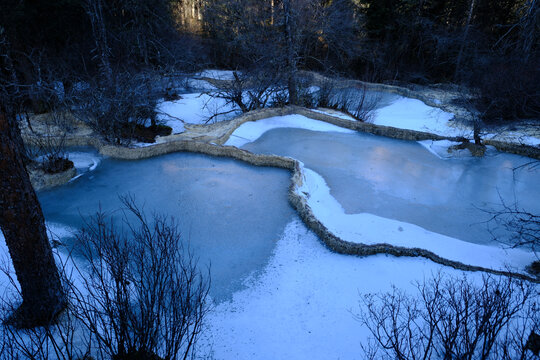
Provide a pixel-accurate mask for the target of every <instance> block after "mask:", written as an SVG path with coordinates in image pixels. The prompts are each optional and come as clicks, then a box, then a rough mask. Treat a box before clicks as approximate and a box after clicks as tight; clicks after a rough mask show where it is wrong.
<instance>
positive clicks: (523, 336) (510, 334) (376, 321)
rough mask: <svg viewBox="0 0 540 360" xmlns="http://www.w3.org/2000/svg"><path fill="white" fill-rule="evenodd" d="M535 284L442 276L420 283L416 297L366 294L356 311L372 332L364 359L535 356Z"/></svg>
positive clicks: (398, 293)
mask: <svg viewBox="0 0 540 360" xmlns="http://www.w3.org/2000/svg"><path fill="white" fill-rule="evenodd" d="M535 286H536V285H535V284H529V283H526V282H523V281H519V280H515V279H511V278H504V277H500V278H494V277H491V276H484V277H483V280H482V282H481V283H480V284H476V283H474V282H473V281H471V280H469V279H467V278H466V277H463V278H461V279H456V278H451V277H444V276H442V275H438V276H435V277H433V278H432V279H431V280H428V281H424V282H422V283H418V284H417V285H416V288H417V290H418V292H417V295H416V296H411V295H407V294H405V293H404V292H402V291H400V290H398V289H396V288H394V289H393V290H392V291H391V292H389V293H386V294H375V295H373V294H369V295H366V296H365V297H364V298H363V299H362V303H363V305H364V306H365V309H366V310H365V311H363V312H361V313H360V314H359V315H358V319H359V320H360V321H361V322H362V323H363V324H364V325H365V326H366V327H367V328H368V330H369V332H370V333H371V335H372V336H371V338H370V339H369V340H368V341H367V342H365V343H364V344H362V349H363V351H364V354H365V358H367V359H508V360H510V359H533V358H534V355H533V352H532V351H531V350H530V349H531V346H532V344H531V342H530V341H529V338H530V337H531V336H532V337H533V338H534V336H536V334H538V332H539V330H540V318H539V313H538V308H537V304H536V303H535V301H536V300H537V299H536V295H537V289H536V287H535ZM533 350H534V349H533ZM536 351H537V350H536Z"/></svg>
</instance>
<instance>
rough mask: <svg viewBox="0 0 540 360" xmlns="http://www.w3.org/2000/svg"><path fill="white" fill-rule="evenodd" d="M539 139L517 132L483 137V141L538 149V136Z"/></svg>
mask: <svg viewBox="0 0 540 360" xmlns="http://www.w3.org/2000/svg"><path fill="white" fill-rule="evenodd" d="M538 136H539V137H536V136H530V135H524V134H522V133H519V132H512V131H510V132H502V133H500V134H487V135H485V136H484V138H485V139H490V140H499V141H504V142H509V143H514V144H519V145H529V146H538V147H540V134H538Z"/></svg>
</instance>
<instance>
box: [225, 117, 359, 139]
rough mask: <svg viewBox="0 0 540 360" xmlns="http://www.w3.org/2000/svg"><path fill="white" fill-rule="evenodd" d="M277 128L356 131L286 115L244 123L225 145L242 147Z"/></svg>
mask: <svg viewBox="0 0 540 360" xmlns="http://www.w3.org/2000/svg"><path fill="white" fill-rule="evenodd" d="M277 128H297V129H308V130H312V131H325V132H340V133H349V134H352V133H354V131H353V130H349V129H345V128H342V127H339V126H336V125H332V124H329V123H326V122H324V121H319V120H313V119H309V118H307V117H305V116H303V115H286V116H276V117H271V118H267V119H262V120H257V121H248V122H246V123H243V124H242V125H240V127H238V128H237V129H236V130H235V131H234V132H233V133H232V135H231V136H230V137H229V139H228V140H227V142H226V143H225V145H229V146H236V147H241V146H243V145H244V144H247V143H249V142H252V141H255V140H256V139H258V138H259V137H260V136H261V135H263V134H264V133H265V132H267V131H269V130H271V129H277Z"/></svg>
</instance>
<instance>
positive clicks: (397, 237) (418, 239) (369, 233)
mask: <svg viewBox="0 0 540 360" xmlns="http://www.w3.org/2000/svg"><path fill="white" fill-rule="evenodd" d="M296 192H297V193H298V194H299V195H302V194H309V195H308V196H307V199H308V200H307V203H308V205H309V207H310V208H311V209H312V211H313V215H314V216H315V217H316V218H317V219H319V220H320V221H321V222H322V223H323V224H324V225H325V226H326V227H327V228H328V230H330V232H332V233H333V234H334V235H336V236H338V237H339V238H340V239H343V240H344V241H348V242H352V243H363V244H381V243H385V244H390V245H394V246H400V247H408V248H421V249H426V250H428V251H431V252H432V253H435V254H437V255H439V256H442V257H443V258H445V259H449V260H453V261H458V262H461V263H463V264H467V265H474V266H481V267H484V268H488V269H496V270H503V271H504V270H513V271H516V272H519V271H523V270H524V268H525V267H526V266H528V265H530V264H531V263H532V262H533V261H535V260H536V256H535V254H534V253H532V252H529V251H524V250H521V249H502V248H500V247H498V246H486V245H478V244H473V243H470V242H465V241H461V240H458V239H454V238H451V237H448V236H444V235H440V234H437V233H434V232H430V231H427V230H425V229H423V228H421V227H419V226H416V225H413V224H409V223H404V222H400V221H396V220H391V219H387V218H383V217H380V216H376V215H372V214H368V213H360V214H345V212H344V210H343V208H342V207H341V205H340V204H339V203H338V202H337V201H336V200H335V199H334V197H332V196H331V195H330V189H329V188H328V186H327V185H326V183H325V181H324V179H323V178H322V177H321V176H320V175H318V174H317V173H315V172H314V171H312V170H310V169H307V168H305V169H304V179H303V185H302V186H301V187H299V188H297V189H296Z"/></svg>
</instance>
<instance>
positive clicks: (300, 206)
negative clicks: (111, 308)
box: [66, 106, 540, 282]
mask: <svg viewBox="0 0 540 360" xmlns="http://www.w3.org/2000/svg"><path fill="white" fill-rule="evenodd" d="M292 114H300V115H304V116H306V117H309V118H312V119H315V120H321V121H325V122H328V123H331V124H334V125H337V126H341V127H344V128H348V129H352V130H357V131H362V132H367V133H371V134H375V135H380V136H386V137H391V138H395V139H402V140H415V141H418V140H452V141H459V139H458V138H453V137H444V136H439V135H435V134H430V133H426V132H421V131H414V130H406V129H398V128H393V127H389V126H380V125H374V124H368V123H363V122H358V121H351V120H346V119H342V118H337V117H334V116H332V115H329V114H323V113H319V112H315V111H311V110H309V109H306V108H302V107H296V106H288V107H285V108H279V109H262V110H257V111H253V112H250V113H247V114H243V115H240V116H238V117H236V118H234V119H232V120H229V121H223V122H221V123H218V124H212V125H205V126H204V125H195V126H192V129H198V130H200V131H199V132H198V133H204V129H209V130H214V131H213V132H214V136H210V137H208V136H207V137H204V136H199V137H192V138H189V137H186V136H185V135H172V136H169V137H165V138H162V140H161V141H163V142H161V143H158V144H155V145H151V146H147V147H138V148H128V147H122V146H113V145H108V144H106V143H105V142H104V141H102V140H101V139H100V138H98V137H96V136H72V137H69V138H67V139H66V143H67V144H68V145H70V146H93V147H95V148H96V149H98V150H99V152H100V153H101V154H103V155H105V156H110V157H113V158H116V159H124V160H139V159H146V158H150V157H154V156H160V155H164V154H169V153H173V152H193V153H201V154H206V155H211V156H219V157H228V158H233V159H236V160H240V161H244V162H246V163H249V164H251V165H255V166H270V167H277V168H283V169H287V170H289V171H291V173H292V181H291V185H290V187H289V201H290V203H291V204H292V205H293V207H294V208H295V209H296V211H297V212H298V214H299V215H300V217H301V218H302V220H303V221H304V223H305V224H306V225H307V226H308V227H309V228H310V229H311V230H313V232H315V233H316V234H317V235H318V236H319V238H320V239H321V240H322V241H323V243H324V244H325V245H326V246H327V247H328V248H329V249H330V250H332V251H334V252H337V253H340V254H348V255H357V256H368V255H375V254H390V255H394V256H409V257H417V256H420V257H424V258H427V259H429V260H432V261H434V262H436V263H439V264H442V265H446V266H451V267H453V268H455V269H459V270H465V271H483V272H488V273H492V274H496V275H506V276H512V277H517V278H520V279H524V280H528V281H533V282H540V279H538V278H534V277H531V276H528V275H526V274H523V273H516V272H512V271H501V270H494V269H489V268H484V267H480V266H473V265H467V264H464V263H461V262H458V261H453V260H448V259H445V258H443V257H441V256H439V255H437V254H435V253H433V252H431V251H428V250H425V249H422V248H406V247H401V246H394V245H390V244H386V243H380V244H373V245H366V244H361V243H351V242H347V241H344V240H342V239H340V238H339V237H337V236H336V235H334V234H333V233H332V232H331V231H329V230H328V229H327V228H326V227H325V226H324V224H322V223H321V222H320V221H319V220H318V219H317V218H316V217H315V215H314V214H313V212H312V210H311V208H310V207H309V205H308V204H307V199H306V197H305V195H304V194H299V193H298V192H297V191H296V189H297V188H298V187H299V186H301V185H302V179H303V173H302V167H301V166H300V163H299V162H298V161H297V160H295V159H293V158H289V157H282V156H277V155H259V154H253V153H251V152H249V151H246V150H243V149H239V148H237V147H234V146H223V145H222V144H224V143H225V142H226V141H227V139H228V138H229V137H230V136H231V134H232V133H233V132H234V130H236V129H237V128H238V127H239V126H240V125H242V124H243V123H245V122H248V121H257V120H261V119H265V118H269V117H273V116H283V115H292ZM201 130H203V131H201ZM216 130H217V131H216ZM486 143H488V144H492V145H493V146H495V147H497V148H498V149H499V150H501V151H505V152H511V153H515V154H519V155H524V156H529V157H533V158H536V159H540V149H536V148H534V147H531V146H523V145H516V144H511V143H504V142H498V141H489V142H488V141H486Z"/></svg>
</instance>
